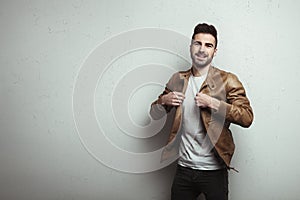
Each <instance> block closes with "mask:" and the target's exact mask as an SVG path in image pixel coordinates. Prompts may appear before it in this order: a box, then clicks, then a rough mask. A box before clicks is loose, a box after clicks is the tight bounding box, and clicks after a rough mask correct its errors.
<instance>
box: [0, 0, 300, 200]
mask: <svg viewBox="0 0 300 200" xmlns="http://www.w3.org/2000/svg"><path fill="white" fill-rule="evenodd" d="M299 8H300V3H299V1H293V0H268V1H265V0H264V1H262V0H251V1H241V0H232V1H217V0H214V1H205V0H203V1H196V0H194V1H192V0H189V1H179V0H176V1H175V0H173V1H163V0H154V1H138V0H136V1H123V0H122V1H84V0H82V1H79V0H78V1H9V0H7V1H1V2H0V27H1V29H0V36H1V37H0V44H1V49H0V52H1V53H0V70H1V71H0V74H1V79H0V81H1V83H0V88H1V93H0V112H1V115H0V131H1V134H0V137H1V138H0V198H1V199H6V200H9V199H14V200H17V199H31V200H33V199H76V200H77V199H78V200H80V199H101V200H102V199H103V200H116V199H123V200H126V199H128V200H140V199H143V200H150V199H155V200H167V199H169V190H170V187H171V186H170V184H171V182H172V177H173V175H174V170H175V165H174V164H171V165H169V166H166V167H164V168H162V169H157V170H155V167H153V168H154V169H153V170H152V171H150V172H148V173H146V172H141V171H140V173H132V172H130V173H128V172H124V171H126V170H124V165H126V167H129V168H130V167H132V169H135V167H136V163H134V162H132V163H131V162H130V160H126V159H125V160H123V158H124V157H123V156H122V155H119V154H118V152H111V151H110V150H109V148H110V147H106V146H105V145H104V144H102V142H103V141H102V140H97V137H98V136H97V137H96V136H95V140H93V138H92V137H93V136H91V137H90V138H88V139H86V140H85V136H86V135H85V134H88V132H89V131H86V132H80V131H81V130H80V125H78V122H77V121H76V119H74V118H76V115H78V116H79V118H80V117H81V119H82V120H87V121H92V119H90V118H89V117H86V116H85V115H84V114H83V113H84V112H85V109H84V106H82V107H80V108H81V109H82V110H80V109H79V110H77V111H74V106H73V104H72V102H73V101H74V99H73V96H74V92H75V93H76V91H75V90H74V88H75V85H76V83H77V81H78V80H79V79H80V78H81V80H84V78H85V79H86V83H88V82H89V77H80V73H81V72H82V70H83V66H84V65H85V61H86V60H88V59H89V55H91V54H92V52H94V51H95V50H97V47H99V44H101V43H102V42H103V41H104V40H106V39H109V38H115V37H116V36H115V35H116V34H119V33H124V32H126V31H128V30H133V29H142V28H145V27H155V28H161V29H168V30H172V32H173V33H174V34H175V35H176V34H181V35H183V36H185V37H186V38H189V37H190V36H191V34H192V29H193V27H194V26H195V25H196V24H197V23H198V22H203V21H204V22H208V23H212V24H214V25H216V27H217V29H218V30H219V37H220V43H219V51H218V55H217V57H216V58H215V61H214V64H215V65H216V66H219V67H221V68H223V69H225V70H227V71H232V72H234V73H236V74H237V75H238V76H239V78H240V79H241V80H242V82H243V83H244V86H245V88H246V90H247V94H248V96H249V98H250V99H251V103H252V106H253V108H254V112H255V121H254V123H253V125H252V127H251V128H250V129H242V128H240V127H237V126H233V127H232V130H233V132H234V138H235V141H236V146H237V151H236V154H235V156H234V159H233V163H232V164H233V166H235V167H236V168H237V169H238V170H239V171H240V173H238V174H237V173H235V172H230V178H229V179H230V199H233V200H239V199H243V200H252V199H276V200H277V199H289V200H292V199H298V198H299V197H298V196H299V189H298V186H299V184H300V181H299V180H300V179H299V176H300V170H299V165H300V159H299V155H298V154H297V152H298V146H299V140H300V134H299V130H298V125H297V124H298V123H299V122H298V121H299V112H300V107H299V103H300V95H299V94H298V91H299V88H298V86H299V84H300V81H299V80H300V79H299V75H300V68H299V67H298V66H299V62H300V57H299V55H298V53H299V52H300V47H299V44H300V42H299V39H298V37H299V35H300V28H299V22H298V21H299V19H300V13H299ZM142 36H144V35H142ZM142 36H141V35H139V36H138V37H139V38H142ZM148 37H149V36H147V34H146V35H145V38H144V39H145V40H147V38H148ZM176 37H177V36H176ZM178 37H179V36H178ZM133 39H134V38H132V41H133ZM166 40H167V38H166ZM150 42H152V41H150ZM180 42H183V43H184V40H182V41H181V40H180V41H179V42H178V43H180ZM161 43H163V42H161ZM166 43H167V44H168V41H166ZM175 43H176V42H175ZM175 43H174V46H171V48H172V47H174V52H175V54H176V52H186V53H188V52H187V51H188V48H186V49H184V48H178V49H175V47H177V46H176V44H175ZM124 46H126V43H125V44H123V43H119V45H116V46H113V47H111V48H109V50H110V51H118V50H120V49H122V48H124ZM179 46H180V45H179ZM105 55H106V54H104V56H103V57H104V58H106V57H105ZM187 55H188V54H187ZM100 57H101V55H99V59H100ZM108 59H109V58H108ZM94 62H97V60H96V61H94ZM149 63H155V66H156V67H158V66H159V64H163V65H164V67H162V69H164V73H163V75H161V77H159V79H155V78H157V77H154V73H150V75H149V77H150V78H153V79H155V81H156V82H155V83H153V84H152V85H151V84H150V85H145V86H144V87H141V89H137V90H135V92H134V91H133V93H132V95H131V98H130V100H128V99H125V103H127V104H124V105H126V106H127V107H126V108H128V109H127V110H128V112H129V113H130V116H131V117H132V121H135V122H136V123H138V124H140V125H141V126H144V125H145V124H147V123H149V118H148V117H146V115H147V114H146V113H147V111H148V110H147V109H148V108H149V106H148V105H149V103H150V102H151V101H152V100H153V99H154V98H155V97H156V96H157V95H158V93H159V92H160V91H161V89H162V85H163V84H164V83H165V81H166V80H164V79H166V78H167V77H169V76H170V75H171V73H172V70H177V69H184V68H185V67H188V65H189V61H186V60H184V59H182V58H180V57H179V56H178V55H177V56H176V55H175V56H174V54H170V53H166V52H163V51H157V50H156V51H155V50H151V49H148V50H147V49H143V50H141V51H137V52H133V53H131V54H128V55H127V57H126V56H123V57H122V58H120V59H118V60H117V61H116V62H114V63H112V66H111V67H110V68H108V69H109V70H108V71H105V74H104V75H105V76H104V75H103V74H102V75H103V76H102V77H101V78H100V79H98V82H97V84H98V86H97V88H96V89H95V117H96V118H98V120H106V119H107V120H110V121H107V123H106V124H105V126H104V128H105V130H102V132H105V133H106V134H110V135H109V136H108V137H110V140H111V141H112V143H114V144H115V145H116V146H119V147H120V148H122V149H126V150H127V151H128V152H131V151H132V152H143V153H145V155H146V154H147V153H149V152H151V151H153V150H155V149H157V148H159V147H161V146H160V145H162V144H160V142H161V140H159V139H160V138H156V139H153V138H152V139H153V140H152V139H151V140H150V139H148V140H147V138H145V140H144V139H143V138H138V137H139V136H137V135H135V136H136V137H125V136H124V132H122V127H121V128H120V127H119V129H118V127H117V125H116V124H114V123H113V121H111V119H110V118H111V116H112V115H111V114H110V112H112V110H111V108H114V105H115V104H112V107H110V106H102V107H101V106H99V105H105V104H101V102H102V103H107V102H108V100H109V99H108V100H107V97H111V98H113V96H112V94H111V87H113V88H115V87H114V86H116V85H115V84H116V82H117V81H118V80H120V77H125V75H126V74H127V73H128V71H130V70H135V69H137V68H130V67H131V66H141V65H143V64H149ZM166 66H172V67H173V68H172V70H171V69H170V70H169V71H167V70H166V69H169V68H168V67H166ZM96 67H97V68H95V69H94V70H95V74H94V76H95V75H96V76H98V75H100V73H101V72H102V71H103V70H104V67H105V66H103V65H101V63H100V64H99V65H98V66H96ZM110 70H111V71H112V72H110ZM126 70H127V71H126ZM92 72H93V71H92ZM91 75H92V74H91ZM151 76H152V77H151ZM139 80H140V78H139ZM106 83H108V84H107V85H105V84H106ZM82 87H84V84H83V85H82ZM119 87H120V88H119V90H120V91H126V87H128V86H126V82H125V85H123V90H122V87H121V86H119ZM101 88H102V89H101ZM117 89H118V88H117ZM83 97H84V96H83ZM118 98H119V99H120V102H122V96H118ZM82 99H83V100H84V98H82ZM75 103H76V99H75ZM81 103H82V102H81ZM117 103H118V102H117ZM108 105H110V104H108ZM86 106H87V107H89V104H88V105H86ZM74 112H77V113H75V114H74ZM123 114H124V113H123ZM123 114H122V115H121V119H124V120H125V117H124V116H126V115H123ZM106 116H108V117H106ZM122 117H123V118H122ZM147 120H148V121H147ZM125 125H126V124H125ZM102 126H103V125H102ZM110 130H111V131H110ZM148 131H149V130H148ZM99 133H100V134H101V131H99ZM100 134H99V135H100ZM134 134H137V132H134ZM145 137H146V136H145ZM91 141H93V143H92V144H90V146H89V145H87V142H91ZM145 146H146V147H145ZM94 147H95V150H92V148H94ZM128 152H127V153H128ZM101 156H103V157H105V156H106V161H105V162H103V160H101ZM142 158H144V157H143V156H142ZM118 161H120V162H119V163H118ZM146 161H147V160H146ZM114 164H116V165H117V166H119V167H112V166H111V165H114ZM139 164H140V165H141V166H142V167H141V169H143V167H145V168H146V167H149V165H152V164H153V163H150V162H149V163H147V162H143V163H139ZM143 164H144V166H143ZM158 168H159V167H158ZM133 171H134V170H133Z"/></svg>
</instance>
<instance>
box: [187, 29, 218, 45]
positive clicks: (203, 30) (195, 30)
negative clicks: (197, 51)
mask: <svg viewBox="0 0 300 200" xmlns="http://www.w3.org/2000/svg"><path fill="white" fill-rule="evenodd" d="M198 33H208V34H211V35H212V36H214V38H215V40H216V48H217V45H218V37H217V29H216V28H215V27H214V26H213V25H208V24H206V23H201V24H198V25H197V26H195V28H194V33H193V36H192V39H195V35H196V34H198Z"/></svg>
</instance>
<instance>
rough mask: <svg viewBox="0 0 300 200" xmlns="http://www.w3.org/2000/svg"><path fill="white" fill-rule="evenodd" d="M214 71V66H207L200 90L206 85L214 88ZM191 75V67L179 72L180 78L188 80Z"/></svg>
mask: <svg viewBox="0 0 300 200" xmlns="http://www.w3.org/2000/svg"><path fill="white" fill-rule="evenodd" d="M215 71H216V68H215V67H214V66H210V67H209V69H208V72H207V76H206V79H205V81H204V83H203V84H202V86H201V88H200V90H202V89H203V88H204V87H206V86H208V87H209V88H210V89H214V88H215V80H214V75H215ZM191 75H192V67H191V68H190V69H188V70H186V71H182V72H180V79H186V80H188V79H189V77H190V76H191Z"/></svg>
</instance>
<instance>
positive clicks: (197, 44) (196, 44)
mask: <svg viewBox="0 0 300 200" xmlns="http://www.w3.org/2000/svg"><path fill="white" fill-rule="evenodd" d="M193 45H194V46H195V47H198V46H200V45H201V43H200V42H193Z"/></svg>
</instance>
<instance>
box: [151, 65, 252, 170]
mask: <svg viewBox="0 0 300 200" xmlns="http://www.w3.org/2000/svg"><path fill="white" fill-rule="evenodd" d="M190 75H191V69H189V70H187V71H183V72H177V73H175V74H174V75H173V76H172V77H171V79H170V80H169V82H168V83H167V85H166V88H165V90H164V92H163V93H162V94H161V95H160V96H159V97H158V99H157V100H156V101H155V102H153V103H152V104H151V110H150V115H151V116H152V118H153V119H159V118H161V117H163V116H164V115H165V114H166V112H167V113H169V112H170V111H171V110H172V108H175V109H176V111H175V112H173V115H172V116H169V117H172V118H173V123H172V127H171V133H170V135H169V139H168V144H170V143H172V142H173V143H174V141H175V136H176V134H177V132H178V130H179V129H180V126H181V117H182V108H181V106H176V107H174V106H166V105H161V104H160V101H161V99H160V98H161V97H162V96H163V95H165V94H167V93H169V92H172V91H178V92H182V93H185V91H186V88H187V85H188V80H189V77H190ZM200 92H202V93H204V94H207V95H210V96H212V97H214V98H217V99H219V100H220V101H221V103H220V107H219V109H218V110H212V109H209V108H204V109H203V108H201V112H200V114H201V115H200V116H201V119H200V120H202V122H203V125H204V128H205V130H206V133H207V134H208V136H209V139H210V140H211V142H212V144H213V145H214V151H215V152H216V153H217V154H218V155H219V156H220V157H221V158H222V159H223V161H224V163H225V164H226V166H227V167H228V168H231V167H230V161H231V159H232V156H233V153H234V149H235V145H234V141H233V138H232V134H231V131H230V129H229V126H230V124H231V123H234V124H237V125H240V126H242V127H249V126H250V125H251V123H252V121H253V111H252V108H251V106H250V102H249V100H248V98H247V96H246V92H245V89H244V87H243V85H242V83H241V82H240V81H239V80H238V78H237V77H236V76H235V75H234V74H232V73H229V72H225V71H223V70H220V69H218V68H216V67H213V66H211V67H210V69H209V71H208V74H207V78H206V80H205V81H204V83H203V84H202V86H201V88H200ZM162 107H163V108H162ZM199 111H200V109H199Z"/></svg>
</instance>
